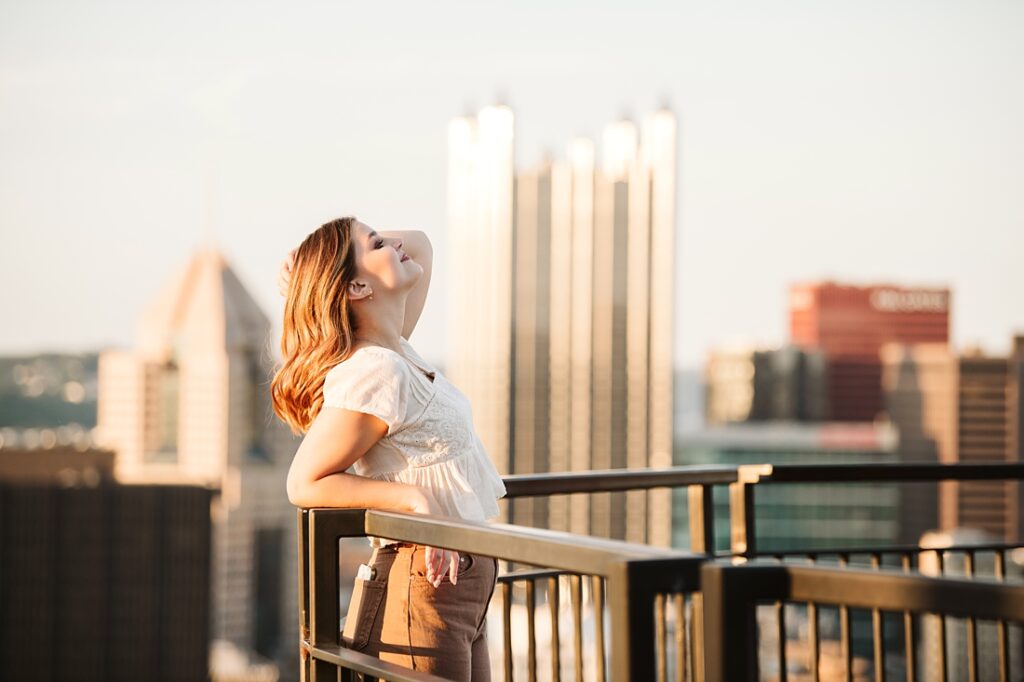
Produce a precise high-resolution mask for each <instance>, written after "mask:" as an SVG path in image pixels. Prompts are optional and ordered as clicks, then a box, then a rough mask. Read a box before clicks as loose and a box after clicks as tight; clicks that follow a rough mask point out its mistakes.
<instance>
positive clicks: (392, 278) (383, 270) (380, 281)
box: [350, 220, 423, 297]
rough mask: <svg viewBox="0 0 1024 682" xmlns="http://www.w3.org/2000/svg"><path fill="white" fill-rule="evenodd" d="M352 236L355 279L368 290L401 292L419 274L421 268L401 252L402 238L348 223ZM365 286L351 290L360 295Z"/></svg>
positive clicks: (408, 286) (366, 226) (413, 281)
mask: <svg viewBox="0 0 1024 682" xmlns="http://www.w3.org/2000/svg"><path fill="white" fill-rule="evenodd" d="M352 239H353V241H354V243H355V249H356V271H357V274H356V282H362V283H364V284H366V285H368V287H369V292H365V293H370V292H372V293H377V292H380V293H384V292H386V291H405V290H408V289H410V288H411V287H412V285H413V284H415V283H416V281H417V280H418V279H419V278H420V277H421V276H422V275H423V268H422V266H420V264H419V263H417V262H415V261H414V260H412V259H411V258H409V256H408V255H406V253H405V249H403V248H402V240H401V239H398V238H392V237H383V236H381V235H379V234H378V233H377V231H376V230H374V229H373V228H372V227H370V226H369V225H366V224H364V223H361V222H359V221H358V220H357V221H355V222H354V223H353V224H352ZM364 289H365V287H359V288H357V291H356V292H350V293H353V294H354V295H356V296H359V297H362V293H361V292H363V290H364Z"/></svg>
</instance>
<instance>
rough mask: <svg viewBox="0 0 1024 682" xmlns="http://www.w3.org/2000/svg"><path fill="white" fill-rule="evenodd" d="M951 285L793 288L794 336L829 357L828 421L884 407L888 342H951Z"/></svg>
mask: <svg viewBox="0 0 1024 682" xmlns="http://www.w3.org/2000/svg"><path fill="white" fill-rule="evenodd" d="M949 305H950V292H949V290H948V289H941V288H937V289H925V288H906V287H900V286H895V285H877V286H868V287H860V286H847V285H842V284H836V283H832V282H819V283H809V284H797V285H794V286H793V287H791V289H790V301H789V307H790V312H789V315H790V318H789V319H790V338H791V341H792V343H794V344H796V345H797V346H800V347H801V348H808V349H810V348H813V349H817V350H820V351H821V352H823V353H824V354H825V356H826V359H827V363H828V370H827V376H826V384H827V386H828V404H829V409H830V412H829V417H828V418H829V420H830V421H872V420H874V419H875V418H876V417H877V416H878V415H879V413H881V412H882V411H883V404H882V388H881V386H882V369H881V361H880V359H879V352H880V351H881V347H882V345H883V344H885V343H902V344H918V343H948V342H949Z"/></svg>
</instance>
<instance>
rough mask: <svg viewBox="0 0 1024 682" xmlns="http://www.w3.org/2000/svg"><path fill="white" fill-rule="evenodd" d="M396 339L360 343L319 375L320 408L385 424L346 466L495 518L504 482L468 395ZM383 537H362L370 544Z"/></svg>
mask: <svg viewBox="0 0 1024 682" xmlns="http://www.w3.org/2000/svg"><path fill="white" fill-rule="evenodd" d="M401 345H402V349H403V351H405V352H404V354H399V353H396V352H394V351H392V350H391V349H389V348H384V347H382V346H365V347H363V348H360V349H359V350H357V351H356V352H355V353H353V354H352V355H351V356H350V357H349V359H348V360H346V361H344V362H342V363H340V364H338V365H337V366H336V367H334V368H332V369H331V371H330V372H328V374H327V377H326V378H325V380H324V389H323V391H324V406H325V407H342V408H345V409H349V410H354V411H357V412H366V413H369V414H373V415H375V416H377V417H379V418H380V419H381V420H383V421H384V422H385V423H387V425H388V431H387V435H386V436H385V437H384V438H382V439H380V440H379V441H377V443H375V444H374V445H373V446H372V447H371V448H370V450H369V451H367V453H366V454H365V455H363V457H361V458H360V459H359V460H357V461H356V462H355V464H353V465H352V468H351V470H352V471H353V473H356V474H359V475H361V476H367V477H369V478H375V479H378V480H386V481H399V482H402V483H407V484H410V485H417V486H422V487H425V488H429V489H430V490H431V491H432V492H433V493H434V497H435V498H436V499H437V501H438V503H439V504H440V505H441V506H442V508H443V509H444V510H445V513H447V514H448V515H450V516H455V517H460V518H464V519H468V520H474V521H486V520H490V519H492V518H494V517H496V516H497V515H498V511H499V510H498V505H497V502H496V500H497V499H498V498H500V497H503V496H504V495H505V493H506V491H505V484H504V482H503V481H502V480H501V476H500V475H499V474H498V472H497V470H496V469H495V467H494V464H493V463H492V462H491V460H490V457H489V456H488V455H487V452H486V451H485V450H484V447H483V443H482V442H481V441H480V439H479V438H478V437H477V435H476V432H475V431H474V429H473V411H472V407H471V405H470V403H469V400H468V399H467V398H466V396H465V395H464V394H463V393H462V392H461V391H460V390H459V389H458V388H457V387H456V386H455V385H453V384H452V383H451V382H449V381H448V380H447V379H446V378H445V377H444V375H442V374H441V373H440V372H438V371H437V370H436V369H434V368H433V367H431V366H430V365H429V364H428V363H427V362H426V361H425V360H423V358H421V357H420V356H419V354H418V353H416V351H415V350H414V349H413V348H412V346H411V344H409V342H408V341H406V340H405V339H404V338H403V339H402V340H401ZM427 374H432V375H433V377H434V380H433V382H431V380H430V379H429V378H428V376H427ZM390 542H393V541H391V540H385V539H382V538H374V537H371V538H370V544H371V545H373V546H380V545H382V544H389V543H390Z"/></svg>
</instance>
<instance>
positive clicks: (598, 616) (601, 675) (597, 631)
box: [590, 575, 606, 682]
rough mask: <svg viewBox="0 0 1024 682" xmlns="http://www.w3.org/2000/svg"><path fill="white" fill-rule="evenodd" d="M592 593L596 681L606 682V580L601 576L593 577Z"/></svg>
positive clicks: (591, 583) (591, 582)
mask: <svg viewBox="0 0 1024 682" xmlns="http://www.w3.org/2000/svg"><path fill="white" fill-rule="evenodd" d="M590 591H591V593H592V595H593V598H594V657H595V658H596V659H597V671H596V673H597V674H596V675H595V676H594V679H596V680H597V681H598V682H604V680H605V677H606V673H605V669H604V579H603V578H602V577H601V576H599V575H595V576H591V580H590Z"/></svg>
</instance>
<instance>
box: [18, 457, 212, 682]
mask: <svg viewBox="0 0 1024 682" xmlns="http://www.w3.org/2000/svg"><path fill="white" fill-rule="evenodd" d="M113 463H114V453H113V452H111V451H109V450H101V449H96V448H82V447H78V448H75V447H67V446H59V445H58V446H54V447H35V448H24V447H7V446H2V447H0V511H2V519H3V523H0V575H2V576H3V579H2V580H0V604H3V608H0V671H3V677H4V679H10V680H26V679H54V680H118V679H146V680H149V679H154V680H178V679H182V680H184V679H189V680H198V679H206V678H207V676H208V673H207V671H208V666H209V629H210V570H209V567H210V526H211V522H210V503H211V499H212V496H213V494H214V491H213V490H212V489H210V488H206V487H203V486H196V485H119V484H118V483H116V482H115V481H114V480H113Z"/></svg>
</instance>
